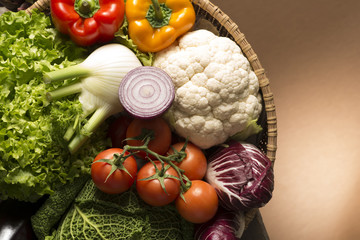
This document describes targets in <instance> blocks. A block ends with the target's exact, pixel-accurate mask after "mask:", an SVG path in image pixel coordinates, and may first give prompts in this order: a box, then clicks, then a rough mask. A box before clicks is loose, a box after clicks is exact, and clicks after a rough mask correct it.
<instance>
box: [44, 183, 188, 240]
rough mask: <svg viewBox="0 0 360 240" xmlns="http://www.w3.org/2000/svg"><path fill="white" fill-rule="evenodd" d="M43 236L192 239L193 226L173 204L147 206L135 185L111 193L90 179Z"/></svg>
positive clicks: (151, 239) (119, 239)
mask: <svg viewBox="0 0 360 240" xmlns="http://www.w3.org/2000/svg"><path fill="white" fill-rule="evenodd" d="M46 239H47V240H54V239H116V240H122V239H123V240H125V239H139V240H159V239H161V240H186V239H189V240H192V239H193V225H192V224H191V223H189V222H187V221H186V220H184V219H183V218H182V217H181V216H180V215H179V214H178V213H177V211H176V208H175V206H173V205H167V206H163V207H152V206H150V205H147V204H146V203H144V202H143V201H142V200H141V199H140V198H139V197H138V195H137V193H136V190H135V188H132V189H131V190H129V191H127V192H124V193H122V194H120V195H110V194H105V193H103V192H101V191H100V190H98V189H97V188H96V186H95V185H94V183H93V181H91V180H90V181H88V182H87V184H86V185H85V187H84V188H83V189H82V191H81V192H80V193H79V195H78V197H77V198H76V199H75V201H74V204H73V205H72V207H71V208H70V210H69V211H68V213H67V214H66V217H65V218H64V219H63V220H62V222H61V224H60V225H59V227H58V229H57V231H54V233H53V235H52V236H48V237H46Z"/></svg>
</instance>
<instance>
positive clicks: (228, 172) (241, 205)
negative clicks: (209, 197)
mask: <svg viewBox="0 0 360 240" xmlns="http://www.w3.org/2000/svg"><path fill="white" fill-rule="evenodd" d="M228 145H229V146H228V147H225V148H222V149H221V150H219V151H218V152H216V153H214V154H213V155H211V156H210V157H209V161H208V169H207V173H206V176H205V179H206V181H207V182H209V183H210V184H211V185H212V186H213V187H214V188H215V190H216V192H217V194H218V196H219V200H220V205H221V206H223V207H224V208H226V209H228V210H243V211H246V210H248V209H250V208H259V207H263V206H264V205H265V204H266V203H268V202H269V201H270V199H271V197H272V191H273V189H274V172H273V167H272V163H271V161H270V160H269V159H268V157H267V156H266V155H265V154H264V153H263V152H262V151H261V150H260V149H258V148H257V147H256V146H255V145H252V144H249V143H244V142H237V141H231V142H229V143H228Z"/></svg>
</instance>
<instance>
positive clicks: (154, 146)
mask: <svg viewBox="0 0 360 240" xmlns="http://www.w3.org/2000/svg"><path fill="white" fill-rule="evenodd" d="M142 129H149V130H153V131H154V139H152V140H151V141H150V142H149V144H148V148H149V149H150V150H152V151H154V152H156V153H158V154H160V155H164V154H165V153H166V151H167V150H168V149H169V147H170V143H171V130H170V127H169V125H168V124H167V123H166V122H165V120H164V119H162V118H153V119H139V118H135V119H134V120H133V121H132V122H131V123H130V125H129V127H128V129H127V131H126V138H133V137H137V136H139V135H140V134H141V132H142ZM127 144H128V145H130V146H142V145H143V144H144V142H143V141H141V140H128V141H127ZM138 155H139V156H140V157H142V158H145V156H146V153H145V152H142V151H141V152H139V153H138ZM149 157H150V158H152V159H155V158H154V157H152V156H149Z"/></svg>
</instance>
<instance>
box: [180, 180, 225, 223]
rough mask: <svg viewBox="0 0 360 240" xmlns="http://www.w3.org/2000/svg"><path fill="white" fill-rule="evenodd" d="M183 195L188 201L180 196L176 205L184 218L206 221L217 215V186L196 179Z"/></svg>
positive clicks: (200, 221) (197, 221) (194, 221)
mask: <svg viewBox="0 0 360 240" xmlns="http://www.w3.org/2000/svg"><path fill="white" fill-rule="evenodd" d="M183 195H184V198H185V201H186V202H184V200H183V199H182V198H181V197H180V196H179V197H178V198H177V199H176V201H175V205H176V209H177V210H178V212H179V214H180V215H181V216H182V217H183V218H184V219H186V220H188V221H189V222H192V223H204V222H207V221H209V220H210V219H211V218H213V217H214V216H215V214H216V211H217V209H218V206H219V200H218V196H217V194H216V191H215V188H214V187H213V186H211V185H210V184H209V183H207V182H205V181H202V180H194V181H192V184H191V187H190V188H189V190H187V191H186V192H185V193H184V194H183Z"/></svg>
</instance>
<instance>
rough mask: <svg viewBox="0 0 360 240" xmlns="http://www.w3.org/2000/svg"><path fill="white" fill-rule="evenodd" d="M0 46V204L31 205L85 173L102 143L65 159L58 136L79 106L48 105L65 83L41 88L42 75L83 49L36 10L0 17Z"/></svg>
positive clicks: (95, 140)
mask: <svg viewBox="0 0 360 240" xmlns="http://www.w3.org/2000/svg"><path fill="white" fill-rule="evenodd" d="M0 43H1V48H0V103H1V104H0V118H1V120H0V199H7V198H13V199H17V200H24V201H36V200H37V199H38V198H40V197H41V196H43V195H45V194H51V193H53V191H54V189H56V187H57V186H61V185H62V184H64V183H67V182H71V181H73V180H74V179H75V178H76V177H78V176H79V175H80V174H82V173H86V172H89V166H90V163H91V161H92V159H93V157H94V155H95V154H96V153H97V152H99V151H100V149H102V148H103V147H104V144H106V143H105V141H104V136H103V135H104V133H101V132H98V133H96V134H95V135H94V136H93V137H92V140H91V141H90V142H89V144H88V145H87V146H86V147H84V148H83V149H82V150H81V151H80V152H79V153H77V154H76V155H70V153H69V151H67V147H66V142H64V140H63V135H64V133H65V130H66V129H67V127H68V125H69V123H71V122H72V119H73V118H74V116H76V115H78V114H79V113H81V111H82V108H81V104H80V102H79V101H78V100H77V99H76V96H74V97H69V98H65V99H63V100H59V101H56V102H54V103H51V104H50V103H49V102H47V100H46V97H45V94H46V92H47V91H50V90H52V89H54V88H57V87H59V86H60V85H63V84H65V85H66V84H67V83H66V82H65V83H64V82H60V83H57V84H58V85H57V84H51V85H46V84H44V82H43V73H44V72H48V71H52V70H55V69H57V68H60V67H66V66H69V65H73V64H76V63H78V62H80V61H82V60H83V59H84V57H85V55H86V53H87V50H86V49H84V48H80V47H78V46H76V45H75V44H74V43H73V42H71V41H69V40H67V39H66V38H63V37H62V36H61V35H59V34H58V32H57V31H56V30H55V29H54V28H53V27H52V25H51V21H50V18H49V17H48V16H46V15H45V14H43V13H40V12H37V11H34V12H33V14H32V15H31V16H30V15H28V14H26V13H25V12H24V11H20V12H6V13H4V14H2V15H1V16H0ZM103 132H104V131H103ZM95 146H96V147H95Z"/></svg>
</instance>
